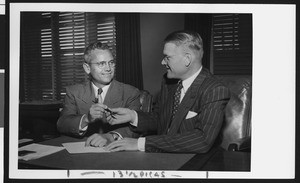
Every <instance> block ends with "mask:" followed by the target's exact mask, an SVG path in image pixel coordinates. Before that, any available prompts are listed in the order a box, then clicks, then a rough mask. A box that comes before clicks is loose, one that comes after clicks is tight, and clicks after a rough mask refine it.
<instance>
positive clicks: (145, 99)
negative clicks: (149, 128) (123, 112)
mask: <svg viewBox="0 0 300 183" xmlns="http://www.w3.org/2000/svg"><path fill="white" fill-rule="evenodd" d="M140 103H141V108H140V109H141V111H143V112H150V111H151V110H152V95H151V94H150V93H149V92H148V91H147V90H141V91H140Z"/></svg>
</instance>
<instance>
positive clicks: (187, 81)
mask: <svg viewBox="0 0 300 183" xmlns="http://www.w3.org/2000/svg"><path fill="white" fill-rule="evenodd" d="M201 70H202V66H201V67H200V69H199V70H198V71H197V72H196V73H194V74H193V75H192V76H191V77H189V78H187V79H185V80H183V81H182V86H183V92H184V93H186V91H187V90H188V89H189V87H190V86H191V85H192V83H193V81H194V80H195V79H196V77H197V76H198V75H199V73H200V72H201Z"/></svg>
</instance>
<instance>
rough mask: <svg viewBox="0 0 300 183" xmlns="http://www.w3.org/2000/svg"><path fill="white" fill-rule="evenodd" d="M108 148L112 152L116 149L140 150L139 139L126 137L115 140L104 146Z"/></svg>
mask: <svg viewBox="0 0 300 183" xmlns="http://www.w3.org/2000/svg"><path fill="white" fill-rule="evenodd" d="M104 148H105V149H106V150H108V151H111V152H116V151H137V150H138V139H134V138H124V139H121V140H117V141H114V142H112V143H110V144H108V145H107V146H105V147H104Z"/></svg>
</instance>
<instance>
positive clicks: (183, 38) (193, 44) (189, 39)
mask: <svg viewBox="0 0 300 183" xmlns="http://www.w3.org/2000/svg"><path fill="white" fill-rule="evenodd" d="M169 42H172V43H174V44H175V45H176V46H181V45H186V46H187V47H188V48H190V49H192V50H194V51H198V52H203V41H202V38H201V36H200V35H199V34H198V33H197V32H194V31H189V30H181V31H175V32H172V33H171V34H169V35H168V36H167V37H166V38H165V39H164V43H169Z"/></svg>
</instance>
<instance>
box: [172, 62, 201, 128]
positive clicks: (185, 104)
mask: <svg viewBox="0 0 300 183" xmlns="http://www.w3.org/2000/svg"><path fill="white" fill-rule="evenodd" d="M206 72H207V71H206V70H205V69H204V68H202V70H201V72H200V73H199V75H198V76H197V77H196V79H195V80H194V81H193V83H192V84H191V86H190V88H189V89H188V90H187V92H186V94H185V96H184V97H183V99H182V101H181V103H180V104H179V106H178V110H177V113H176V114H175V116H174V119H173V121H172V123H171V126H170V130H169V132H168V134H176V133H177V131H178V129H179V127H180V125H181V123H182V122H183V121H184V119H185V117H186V115H187V113H188V112H189V110H190V109H191V107H192V106H193V104H194V103H195V98H196V96H197V92H198V89H199V87H200V86H201V84H202V83H203V81H204V79H205V78H206Z"/></svg>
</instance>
